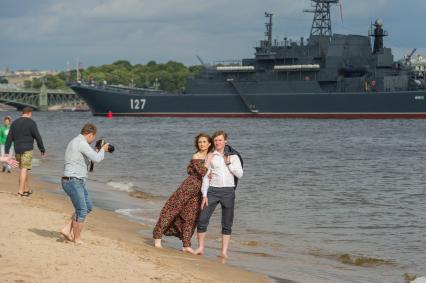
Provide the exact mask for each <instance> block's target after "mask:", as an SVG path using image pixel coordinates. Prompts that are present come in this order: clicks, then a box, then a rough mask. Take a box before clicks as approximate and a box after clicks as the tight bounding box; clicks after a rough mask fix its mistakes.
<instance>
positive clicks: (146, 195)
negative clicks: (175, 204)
mask: <svg viewBox="0 0 426 283" xmlns="http://www.w3.org/2000/svg"><path fill="white" fill-rule="evenodd" d="M129 196H131V197H134V198H140V199H144V200H163V199H166V198H165V197H161V196H156V195H153V194H151V193H146V192H142V191H138V190H133V191H130V192H129Z"/></svg>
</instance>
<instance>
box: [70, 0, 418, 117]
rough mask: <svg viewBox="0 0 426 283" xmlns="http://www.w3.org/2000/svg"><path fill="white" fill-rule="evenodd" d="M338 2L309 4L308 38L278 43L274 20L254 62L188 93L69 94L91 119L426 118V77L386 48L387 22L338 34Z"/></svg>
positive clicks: (192, 84)
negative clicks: (86, 109)
mask: <svg viewBox="0 0 426 283" xmlns="http://www.w3.org/2000/svg"><path fill="white" fill-rule="evenodd" d="M338 4H339V0H311V9H309V10H305V12H311V13H313V21H312V26H311V32H310V35H309V38H308V39H306V40H305V39H304V38H303V37H302V38H300V40H299V39H298V40H297V41H295V40H291V39H287V38H284V39H283V41H278V40H273V37H272V27H273V21H272V19H273V15H272V14H271V13H265V17H266V18H267V22H266V33H265V38H264V39H263V40H261V41H260V44H259V45H258V46H257V47H255V56H254V58H248V59H242V60H240V61H238V62H231V63H229V64H223V63H222V64H216V65H205V64H203V68H202V70H201V71H200V73H199V74H198V75H197V76H195V77H194V78H188V79H187V85H186V89H185V91H183V92H181V93H168V92H165V91H161V90H155V89H147V88H132V87H122V86H112V85H107V84H102V85H96V84H90V83H85V82H82V81H78V82H75V83H73V84H71V86H70V87H71V88H72V89H73V90H74V91H75V92H76V93H77V94H78V95H79V96H80V97H81V98H82V99H83V100H84V101H85V102H86V103H87V105H88V106H89V107H90V109H91V111H92V113H93V115H97V116H103V115H111V114H113V115H127V116H151V117H236V118H246V117H247V118H336V119H338V118H342V119H368V118H372V119H384V118H391V119H398V118H404V119H405V118H426V100H425V97H426V88H425V72H418V71H415V70H414V68H413V67H412V66H411V64H410V62H411V61H410V59H411V56H412V55H413V53H414V51H415V49H414V50H413V52H412V53H411V54H410V55H409V56H407V57H406V58H405V59H402V60H399V61H394V57H393V54H392V50H391V49H390V48H386V47H384V43H383V41H384V38H385V37H386V36H388V33H387V32H386V31H385V30H384V29H383V21H382V20H380V19H378V20H376V21H375V22H374V23H371V26H370V29H369V32H368V34H367V35H353V34H348V35H344V34H333V33H332V26H331V17H330V11H331V8H332V7H333V5H338Z"/></svg>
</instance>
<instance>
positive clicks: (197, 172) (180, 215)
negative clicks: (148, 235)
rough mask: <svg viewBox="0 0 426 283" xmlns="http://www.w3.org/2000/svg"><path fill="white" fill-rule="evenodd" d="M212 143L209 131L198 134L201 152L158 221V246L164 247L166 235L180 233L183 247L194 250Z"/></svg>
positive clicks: (195, 157) (189, 250) (191, 164)
mask: <svg viewBox="0 0 426 283" xmlns="http://www.w3.org/2000/svg"><path fill="white" fill-rule="evenodd" d="M211 147H212V143H211V138H210V136H209V135H207V134H204V133H200V134H199V135H197V136H196V137H195V148H196V149H197V152H196V153H195V154H194V155H193V156H192V159H191V161H190V162H189V165H188V167H187V172H188V175H189V176H188V177H187V178H186V179H185V180H184V181H183V182H182V184H181V185H180V186H179V188H178V189H177V190H176V191H175V192H174V193H173V194H172V195H171V196H170V198H169V199H168V200H167V201H166V203H165V204H164V207H163V209H162V210H161V214H160V217H159V219H158V221H157V224H156V225H155V228H154V231H153V237H154V245H155V247H156V248H161V237H162V236H163V235H166V236H176V237H178V238H179V239H181V240H182V244H183V248H182V251H184V252H189V253H194V250H193V249H192V248H191V238H192V235H193V234H194V231H195V226H196V225H197V220H198V216H199V214H200V205H201V183H202V178H203V176H204V175H205V174H206V173H207V166H206V164H207V163H208V161H207V159H208V153H209V152H210V150H211Z"/></svg>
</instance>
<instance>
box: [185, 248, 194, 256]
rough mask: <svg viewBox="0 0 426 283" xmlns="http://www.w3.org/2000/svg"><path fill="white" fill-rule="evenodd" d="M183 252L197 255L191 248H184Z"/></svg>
mask: <svg viewBox="0 0 426 283" xmlns="http://www.w3.org/2000/svg"><path fill="white" fill-rule="evenodd" d="M182 252H184V253H190V254H193V255H194V254H195V252H194V250H193V249H192V248H191V247H183V248H182Z"/></svg>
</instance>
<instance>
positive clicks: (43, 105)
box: [38, 84, 48, 111]
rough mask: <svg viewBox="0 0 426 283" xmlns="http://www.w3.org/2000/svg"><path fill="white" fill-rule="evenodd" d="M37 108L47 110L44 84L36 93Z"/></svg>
mask: <svg viewBox="0 0 426 283" xmlns="http://www.w3.org/2000/svg"><path fill="white" fill-rule="evenodd" d="M38 109H39V110H40V111H47V110H48V99H47V87H46V86H45V84H42V86H41V88H40V93H39V95H38Z"/></svg>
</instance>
